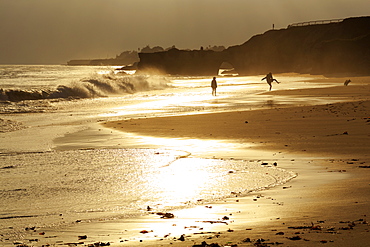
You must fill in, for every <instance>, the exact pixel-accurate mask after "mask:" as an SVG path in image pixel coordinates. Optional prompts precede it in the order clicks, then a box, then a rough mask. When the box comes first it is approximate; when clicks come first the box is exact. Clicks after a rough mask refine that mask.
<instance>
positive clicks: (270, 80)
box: [261, 72, 280, 91]
mask: <svg viewBox="0 0 370 247" xmlns="http://www.w3.org/2000/svg"><path fill="white" fill-rule="evenodd" d="M265 79H266V81H267V84H269V85H270V91H271V89H272V84H271V83H272V82H273V81H276V82H277V83H278V84H279V83H280V82H278V80H276V79H274V78H273V77H272V73H271V72H270V73H268V74H267V75H266V76H265V77H264V78H262V79H261V81H263V80H265Z"/></svg>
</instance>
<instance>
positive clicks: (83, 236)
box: [78, 235, 87, 240]
mask: <svg viewBox="0 0 370 247" xmlns="http://www.w3.org/2000/svg"><path fill="white" fill-rule="evenodd" d="M78 239H79V240H81V239H87V235H81V236H78Z"/></svg>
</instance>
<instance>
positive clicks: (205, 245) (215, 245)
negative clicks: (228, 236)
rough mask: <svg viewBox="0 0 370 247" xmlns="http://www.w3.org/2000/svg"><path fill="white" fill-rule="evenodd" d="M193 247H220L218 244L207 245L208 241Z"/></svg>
mask: <svg viewBox="0 0 370 247" xmlns="http://www.w3.org/2000/svg"><path fill="white" fill-rule="evenodd" d="M192 247H220V245H219V244H217V243H211V244H207V242H206V241H203V242H202V243H201V244H194V245H193V246H192Z"/></svg>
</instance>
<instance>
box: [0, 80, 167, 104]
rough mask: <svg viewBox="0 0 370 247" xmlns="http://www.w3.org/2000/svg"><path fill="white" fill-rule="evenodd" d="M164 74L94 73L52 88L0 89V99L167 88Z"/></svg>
mask: <svg viewBox="0 0 370 247" xmlns="http://www.w3.org/2000/svg"><path fill="white" fill-rule="evenodd" d="M169 82H170V80H169V79H167V78H166V77H157V76H150V77H149V76H145V75H130V76H120V75H114V74H108V75H94V76H93V77H90V78H86V79H82V80H80V81H78V82H72V83H71V84H70V85H68V86H66V85H59V86H58V87H57V88H56V89H34V90H21V89H6V90H4V89H2V88H0V100H1V101H14V102H16V101H22V100H40V99H59V98H94V97H108V96H113V95H115V96H117V95H121V94H132V93H135V92H140V91H150V90H158V89H164V88H167V87H169Z"/></svg>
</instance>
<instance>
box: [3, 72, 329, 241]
mask: <svg viewBox="0 0 370 247" xmlns="http://www.w3.org/2000/svg"><path fill="white" fill-rule="evenodd" d="M115 69H116V68H115V67H106V66H102V67H99V66H64V65H0V114H1V115H0V178H1V180H0V195H1V200H0V244H1V245H4V246H13V243H14V242H21V243H23V242H22V241H23V240H24V239H26V238H27V236H28V235H27V234H28V232H29V229H35V228H37V229H41V230H42V229H44V228H48V229H54V230H55V231H58V230H59V231H62V230H66V229H69V228H70V227H72V226H74V225H75V224H76V222H85V223H86V224H88V222H98V221H114V220H117V219H119V220H128V221H129V220H132V219H137V218H138V217H140V216H142V215H145V214H147V207H148V206H149V207H151V208H153V209H155V210H156V211H158V212H171V211H172V210H176V209H181V208H187V207H192V206H195V205H199V204H206V203H211V202H215V201H219V200H222V199H224V198H228V197H231V196H235V194H237V195H240V196H243V195H247V194H248V193H249V192H251V191H257V190H261V189H266V188H269V187H273V186H276V185H278V184H282V183H285V182H286V181H288V180H290V179H291V178H293V177H294V176H295V174H294V173H292V172H290V171H286V170H283V169H279V168H276V167H274V166H268V167H266V166H261V161H259V160H248V159H246V160H234V159H232V158H230V157H231V156H232V154H231V156H230V157H218V156H217V155H218V151H220V150H222V149H225V150H232V149H233V148H238V149H243V145H240V144H238V145H239V146H237V145H236V144H235V145H234V144H231V143H227V142H220V141H212V140H207V141H206V140H196V139H185V138H176V139H164V138H154V137H143V136H137V135H133V134H130V133H124V132H119V131H116V130H111V129H106V128H104V127H103V126H102V125H101V124H100V123H102V122H104V121H110V120H125V119H130V118H144V117H145V118H148V117H162V116H177V115H186V114H203V113H211V112H224V111H241V110H253V109H268V108H273V107H285V106H288V105H289V104H292V103H294V104H302V105H307V104H315V103H317V102H318V101H320V100H322V99H319V98H314V99H312V98H309V99H308V98H304V97H303V98H301V99H296V98H295V99H293V98H290V97H289V96H272V95H268V94H265V93H266V91H267V90H268V85H267V84H266V83H265V82H261V78H262V77H263V76H245V77H238V76H234V77H218V78H217V80H218V90H217V96H216V97H214V96H212V94H211V87H210V82H211V79H212V78H208V77H179V76H165V75H162V76H159V75H157V76H154V75H151V76H149V75H135V74H126V73H122V72H117V70H115ZM312 78H313V77H310V76H304V75H294V76H291V75H280V76H279V78H278V79H279V80H280V81H281V82H282V83H281V84H279V85H278V86H277V85H276V84H274V89H275V87H276V88H279V89H280V90H281V89H285V90H289V89H295V88H297V87H299V88H310V87H323V86H328V85H327V84H325V83H321V84H317V83H313V82H310V81H311V80H312ZM297 101H300V102H297ZM245 145H247V144H245ZM199 150H201V151H199ZM205 154H207V155H205ZM246 158H248V157H246ZM33 244H34V245H37V243H33Z"/></svg>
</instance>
